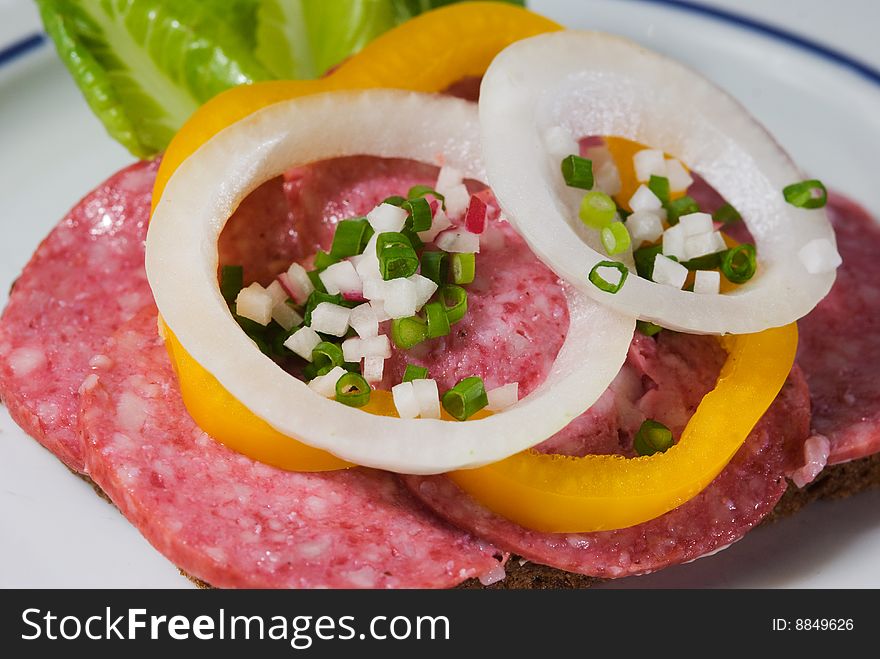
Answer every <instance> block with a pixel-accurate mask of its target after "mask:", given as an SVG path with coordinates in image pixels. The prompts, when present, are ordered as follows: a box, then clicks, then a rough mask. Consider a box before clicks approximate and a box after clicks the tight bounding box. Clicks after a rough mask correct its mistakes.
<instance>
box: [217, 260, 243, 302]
mask: <svg viewBox="0 0 880 659" xmlns="http://www.w3.org/2000/svg"><path fill="white" fill-rule="evenodd" d="M242 288H244V268H243V267H242V266H240V265H224V266H223V267H222V268H220V294H221V295H223V299H224V300H226V304H233V303H234V302H235V298H236V297H238V293H239V291H241V289H242Z"/></svg>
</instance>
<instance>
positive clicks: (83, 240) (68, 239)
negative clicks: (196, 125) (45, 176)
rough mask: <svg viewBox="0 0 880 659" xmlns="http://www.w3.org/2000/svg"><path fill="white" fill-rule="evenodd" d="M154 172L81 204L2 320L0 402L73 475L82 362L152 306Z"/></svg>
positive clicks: (45, 248) (45, 246) (122, 177)
mask: <svg viewBox="0 0 880 659" xmlns="http://www.w3.org/2000/svg"><path fill="white" fill-rule="evenodd" d="M157 165H158V163H157V162H141V163H137V164H135V165H132V166H131V167H128V168H126V169H123V170H122V171H120V172H119V173H117V174H115V175H114V176H112V177H111V178H109V179H108V180H107V181H105V182H104V183H102V184H101V185H100V186H99V187H98V188H97V189H96V190H94V191H93V192H91V193H90V194H89V195H88V196H86V197H85V198H84V199H83V200H82V201H80V202H79V204H77V205H76V206H75V207H74V208H73V210H71V211H70V213H69V214H68V215H67V217H65V218H64V219H63V220H62V221H61V223H60V224H59V225H58V226H57V227H56V228H55V229H54V230H53V231H52V233H50V234H49V236H48V237H47V238H46V239H45V240H44V241H43V243H42V244H41V245H40V246H39V248H38V249H37V251H36V253H35V254H34V256H33V257H32V258H31V260H30V262H29V263H28V265H27V266H26V267H25V269H24V272H23V273H22V275H21V277H19V279H18V281H16V282H15V286H14V288H13V290H12V293H11V294H10V298H9V305H8V306H7V307H6V310H5V311H4V312H3V317H2V319H0V399H2V401H3V402H4V403H5V404H6V406H7V407H8V408H9V413H10V414H11V415H12V418H13V419H15V421H16V423H18V424H19V425H20V426H21V427H22V428H23V429H24V430H25V431H26V432H27V433H28V434H30V435H32V436H33V437H35V438H36V439H37V440H38V441H39V442H40V443H41V444H43V446H45V447H46V448H47V449H49V450H50V451H52V452H53V453H54V454H55V455H56V456H58V458H60V459H61V460H62V461H63V462H64V463H65V464H66V465H67V466H68V467H70V468H71V469H74V470H76V471H82V470H83V457H82V448H81V446H80V441H79V437H78V436H77V433H76V416H77V410H78V407H79V403H78V395H77V389H78V388H79V386H80V383H81V382H82V381H83V378H84V377H86V374H87V373H88V371H89V360H90V359H91V358H92V356H93V355H94V354H95V353H96V352H97V351H98V350H99V349H100V347H101V346H102V345H103V343H104V342H105V341H106V340H107V338H108V337H109V336H110V334H111V333H112V332H113V331H114V330H115V329H116V328H117V327H118V326H119V325H120V324H121V323H122V322H124V321H125V320H127V319H129V318H131V316H132V315H134V314H135V313H136V312H137V311H138V310H140V309H141V308H142V307H143V306H144V305H145V304H148V303H149V302H150V301H151V300H152V295H151V293H150V289H149V286H148V285H147V280H146V275H145V274H144V245H143V243H144V238H145V236H146V226H147V221H148V219H149V213H150V194H151V192H152V188H153V179H154V176H155V172H156V168H157Z"/></svg>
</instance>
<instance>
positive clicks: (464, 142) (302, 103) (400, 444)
mask: <svg viewBox="0 0 880 659" xmlns="http://www.w3.org/2000/svg"><path fill="white" fill-rule="evenodd" d="M389 117H393V121H389ZM478 123H479V122H478V120H477V110H476V108H475V107H474V105H473V104H471V103H468V102H466V101H462V100H460V99H455V98H450V97H445V96H441V95H437V94H417V93H413V92H404V91H397V90H387V89H373V90H364V91H350V92H330V93H322V94H317V95H313V96H305V97H301V98H297V99H293V100H286V101H281V102H278V103H274V104H272V105H269V106H267V107H265V108H263V109H261V110H258V111H256V112H254V113H252V114H250V115H248V116H247V117H245V118H244V119H242V120H240V121H239V122H236V123H235V124H233V125H231V126H229V127H227V128H226V129H225V130H223V131H221V132H219V133H218V134H217V135H215V136H214V137H213V138H211V139H210V140H208V141H207V142H206V143H205V144H203V145H202V146H201V147H200V148H199V149H198V150H197V151H196V152H195V153H193V154H192V155H191V156H190V157H189V158H187V159H186V160H185V161H184V162H183V163H182V164H181V165H180V166H179V167H178V168H177V169H176V170H175V172H174V174H173V175H172V176H171V178H170V179H169V181H168V184H167V186H166V187H165V189H164V191H163V193H162V196H161V198H160V199H159V201H158V204H157V207H156V211H155V212H154V214H153V216H152V219H151V221H150V226H149V229H148V234H147V257H146V269H147V275H148V277H149V281H150V285H151V287H152V289H153V293H154V296H155V300H156V304H157V306H158V308H159V310H160V313H161V315H162V318H163V319H164V320H165V322H166V323H167V325H168V328H169V331H172V332H174V334H175V336H176V337H177V338H178V340H179V341H180V343H181V345H182V346H183V347H184V348H185V349H186V350H187V352H189V354H190V355H192V357H193V359H195V360H196V361H197V362H198V363H199V364H201V365H202V366H203V367H204V368H205V369H206V370H207V371H208V372H209V373H211V374H212V375H213V376H214V377H215V378H216V379H217V381H218V382H219V383H220V385H222V386H223V387H224V388H225V389H226V390H227V391H228V392H229V393H230V395H232V396H233V397H234V398H235V399H237V400H238V401H240V402H241V403H242V405H244V406H245V407H246V408H247V409H249V410H251V412H252V413H253V414H255V415H256V416H257V417H258V418H261V419H263V420H264V421H266V422H267V423H268V424H269V425H270V426H272V427H273V428H275V429H276V430H277V431H278V432H280V433H282V434H283V435H286V436H289V437H295V438H296V439H297V440H298V441H301V442H304V443H306V444H309V445H310V446H314V447H316V448H319V449H322V450H326V451H330V452H332V453H333V454H335V455H338V456H340V457H342V458H344V459H346V460H349V461H351V462H354V463H357V464H362V465H366V466H369V467H375V468H379V469H386V470H391V471H397V472H402V473H409V474H430V473H442V472H447V471H450V470H454V469H465V468H469V467H476V466H480V465H484V464H488V463H491V462H496V461H498V460H500V459H503V458H505V457H507V456H509V455H512V454H514V453H516V452H518V451H522V450H524V449H527V448H529V447H531V446H534V445H535V444H537V443H539V442H541V441H543V440H544V439H546V438H547V437H549V436H551V435H552V434H554V433H556V432H558V431H559V430H561V429H562V428H563V427H565V426H566V425H567V424H568V423H569V421H570V420H571V419H573V418H575V417H577V416H578V415H580V414H581V413H583V412H584V411H585V410H586V409H587V408H588V407H589V406H590V405H591V404H593V403H594V402H595V401H596V400H597V399H598V397H599V396H600V395H601V394H602V393H603V392H604V391H605V390H606V388H607V387H608V384H609V383H610V382H611V381H612V380H613V379H614V377H615V375H616V374H617V372H618V371H619V370H620V367H621V365H622V364H623V362H624V359H625V358H626V354H627V351H628V348H629V344H630V340H631V338H632V332H633V328H634V322H635V321H634V319H633V317H632V316H631V315H626V314H622V313H620V312H616V311H613V310H612V309H610V308H609V307H608V306H607V305H602V304H598V303H596V302H594V301H592V300H590V299H589V298H588V297H587V295H586V294H584V293H580V292H578V291H576V290H575V289H573V288H572V287H570V286H564V287H563V291H564V293H565V296H566V301H567V304H568V310H569V331H568V333H567V334H566V336H565V339H564V342H563V345H562V347H561V348H560V350H559V353H558V355H557V357H556V360H555V362H554V364H553V366H552V367H551V368H550V369H549V372H548V375H547V377H546V379H545V380H544V381H543V382H542V383H541V385H540V386H538V387H537V388H536V389H535V391H533V392H532V393H530V394H529V395H528V396H526V397H524V398H523V399H522V400H520V401H519V402H518V403H517V404H516V405H514V406H513V407H510V408H508V409H507V410H505V411H504V412H503V413H501V414H494V415H491V416H488V417H486V418H482V419H476V420H474V419H472V420H470V421H468V422H467V423H460V422H453V421H444V420H438V419H419V420H404V419H398V418H393V417H382V416H377V415H372V414H365V413H364V412H363V411H362V410H358V409H354V408H350V407H347V406H345V405H340V404H338V403H336V402H335V401H332V400H326V399H323V398H321V397H320V396H315V395H314V393H313V392H311V391H310V390H309V388H308V386H307V385H306V384H305V383H303V382H301V381H299V380H297V379H296V378H292V377H290V375H289V374H287V373H286V372H285V371H284V370H283V369H280V368H278V365H277V364H276V363H275V362H274V361H273V360H272V359H270V358H269V357H267V356H266V355H264V354H262V353H261V352H260V351H259V349H258V348H257V346H256V345H254V344H253V342H252V341H251V340H250V339H249V338H248V337H247V336H246V335H245V334H244V332H242V331H241V328H240V327H239V326H238V325H237V324H236V323H235V321H234V319H233V318H232V317H231V315H230V313H229V309H228V307H227V305H226V303H225V301H224V300H223V298H222V297H221V296H220V295H219V294H218V288H217V267H218V260H217V249H216V247H211V246H216V243H217V241H218V239H219V235H220V232H221V231H222V229H223V226H224V224H225V222H226V221H227V220H228V218H229V217H230V216H231V215H232V213H233V211H234V209H235V208H236V207H237V206H238V204H239V203H241V200H242V199H244V198H245V197H247V195H248V194H249V193H250V192H251V191H252V190H254V189H256V188H257V187H258V186H259V185H261V184H262V183H264V182H265V181H268V180H271V179H273V178H275V177H276V176H279V175H280V174H282V173H283V172H285V171H286V170H287V169H289V168H290V167H297V166H301V165H304V164H308V163H312V162H316V161H320V160H322V159H326V158H330V157H340V156H349V155H364V154H367V155H373V156H379V157H385V158H406V159H411V160H416V161H421V162H435V161H436V160H435V159H436V158H437V156H438V154H439V155H441V156H442V157H443V158H444V161H445V162H446V163H448V164H449V165H451V166H454V167H457V168H460V170H461V171H462V172H463V174H464V175H466V176H467V177H468V178H469V179H474V180H484V179H485V175H484V172H483V170H482V162H481V157H480V131H479V125H478ZM206 246H208V247H209V248H206ZM402 281H406V280H402ZM623 290H625V287H624V289H623ZM621 292H623V291H621ZM608 297H612V296H608ZM371 306H372V305H371ZM368 361H371V360H364V365H363V366H364V369H365V371H366V370H368V369H369V364H368ZM375 361H376V366H377V368H381V367H382V366H383V364H384V360H382V359H375ZM365 377H367V376H366V375H365Z"/></svg>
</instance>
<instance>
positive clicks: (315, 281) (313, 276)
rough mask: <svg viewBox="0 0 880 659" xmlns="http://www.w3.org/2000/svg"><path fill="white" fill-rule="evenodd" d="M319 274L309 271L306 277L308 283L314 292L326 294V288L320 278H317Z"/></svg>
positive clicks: (315, 271)
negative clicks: (313, 288)
mask: <svg viewBox="0 0 880 659" xmlns="http://www.w3.org/2000/svg"><path fill="white" fill-rule="evenodd" d="M319 274H320V273H319V272H318V271H317V270H309V271H308V272H307V273H306V275H308V277H309V281H310V282H312V286H314V287H315V290H316V291H318V292H320V293H326V292H327V287H326V286H324V282H322V281H321V278H320V277H319V276H318V275H319Z"/></svg>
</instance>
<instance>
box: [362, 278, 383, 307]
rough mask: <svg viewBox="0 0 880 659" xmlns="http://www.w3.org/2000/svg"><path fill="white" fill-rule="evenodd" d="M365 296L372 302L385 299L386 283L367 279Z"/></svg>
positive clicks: (380, 280)
mask: <svg viewBox="0 0 880 659" xmlns="http://www.w3.org/2000/svg"><path fill="white" fill-rule="evenodd" d="M363 295H364V297H365V298H366V299H367V300H370V301H371V302H375V301H381V300H383V299H384V298H385V281H384V280H383V279H382V278H381V277H380V278H379V279H365V280H364V291H363Z"/></svg>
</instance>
